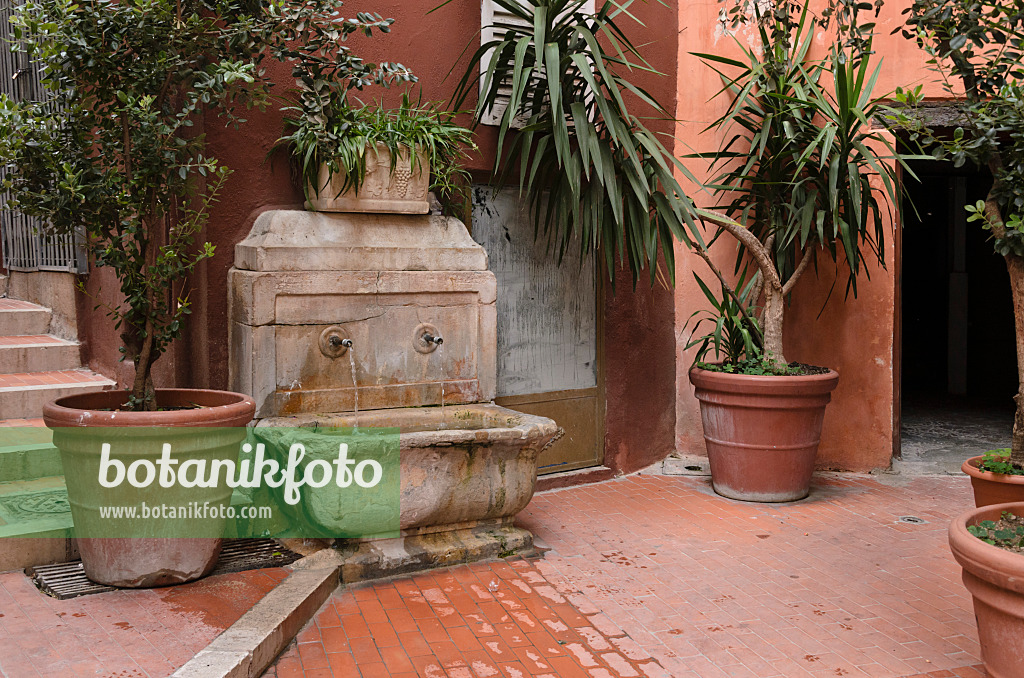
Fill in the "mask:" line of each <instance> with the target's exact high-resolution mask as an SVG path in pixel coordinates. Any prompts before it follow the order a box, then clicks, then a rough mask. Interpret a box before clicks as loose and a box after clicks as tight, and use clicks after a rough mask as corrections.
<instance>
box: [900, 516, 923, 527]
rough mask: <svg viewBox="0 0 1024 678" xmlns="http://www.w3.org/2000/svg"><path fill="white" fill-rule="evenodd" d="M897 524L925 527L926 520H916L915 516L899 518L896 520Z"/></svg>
mask: <svg viewBox="0 0 1024 678" xmlns="http://www.w3.org/2000/svg"><path fill="white" fill-rule="evenodd" d="M896 522H897V523H909V524H911V525H925V524H927V522H928V521H927V520H925V519H924V518H918V517H917V516H900V517H899V518H897V519H896Z"/></svg>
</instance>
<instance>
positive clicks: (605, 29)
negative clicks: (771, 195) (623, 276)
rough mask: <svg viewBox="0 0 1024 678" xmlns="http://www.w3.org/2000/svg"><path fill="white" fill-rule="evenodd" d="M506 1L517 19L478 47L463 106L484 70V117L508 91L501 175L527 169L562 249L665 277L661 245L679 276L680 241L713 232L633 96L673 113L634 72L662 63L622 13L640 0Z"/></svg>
mask: <svg viewBox="0 0 1024 678" xmlns="http://www.w3.org/2000/svg"><path fill="white" fill-rule="evenodd" d="M494 2H495V4H496V5H497V6H499V7H501V8H502V9H503V10H505V11H506V12H508V13H509V14H511V15H513V16H514V17H516V21H515V22H509V23H502V24H497V25H495V26H494V28H495V29H496V31H495V32H496V37H495V38H494V39H493V40H490V41H488V42H487V43H485V44H483V45H481V46H480V48H479V49H478V50H476V51H475V52H474V53H473V55H472V58H471V59H470V61H469V65H468V66H467V69H466V72H465V74H464V75H463V76H462V78H461V80H460V81H459V83H458V87H457V89H456V92H455V95H454V98H453V104H454V108H456V109H461V108H463V107H464V105H465V104H466V102H467V101H468V100H469V99H470V98H471V97H473V96H475V95H476V93H477V90H478V86H480V80H481V79H482V86H481V87H480V97H479V101H478V104H477V108H476V111H477V120H479V119H480V116H481V115H482V114H483V113H484V112H486V111H489V110H491V109H492V108H493V107H494V106H495V103H496V102H497V101H499V100H501V99H502V98H504V97H505V96H506V95H507V96H508V106H507V107H506V108H505V110H504V113H503V114H502V117H501V121H500V124H499V129H498V148H497V156H496V162H495V167H494V182H495V184H496V185H499V186H500V185H503V184H506V183H508V182H510V181H515V177H518V186H519V190H520V192H521V194H522V195H524V197H525V198H526V200H527V201H528V202H529V204H530V206H531V208H532V210H533V215H534V220H535V224H536V228H537V237H539V238H545V239H547V241H548V242H549V243H550V245H551V246H552V249H553V250H555V251H556V252H557V254H558V256H559V258H561V255H563V254H564V253H565V252H566V250H567V249H568V248H569V247H570V246H574V245H573V241H574V240H575V241H576V242H578V247H579V248H580V251H581V253H582V255H583V256H584V257H585V256H588V255H590V254H591V253H592V252H598V253H599V254H600V256H602V258H603V259H604V263H605V266H606V267H607V270H608V275H609V277H610V278H612V279H613V280H614V275H615V269H616V260H617V259H618V260H619V261H623V260H624V261H625V262H626V263H627V264H628V266H629V268H630V270H631V272H632V275H633V281H634V284H635V283H636V281H637V278H638V276H639V274H640V272H641V271H643V270H645V269H646V270H647V271H648V272H649V273H650V275H651V280H652V283H653V282H654V281H655V280H656V277H657V270H658V269H657V262H658V257H659V254H660V255H662V256H663V257H664V258H665V260H666V262H667V264H668V271H667V273H668V277H669V279H671V278H672V277H673V275H674V262H673V243H674V242H675V240H676V239H677V238H678V239H682V240H683V241H684V242H687V243H690V242H693V241H696V242H700V239H701V234H700V231H699V229H698V228H697V226H696V224H695V222H694V219H693V216H692V214H693V208H692V205H691V203H690V200H689V199H688V198H687V196H686V195H685V193H684V192H683V189H682V188H681V187H680V185H679V182H678V181H677V179H676V177H675V172H676V171H680V172H683V173H684V174H688V173H687V172H686V170H685V168H683V166H682V164H681V163H679V162H678V161H677V160H676V159H674V158H673V157H672V154H671V153H670V152H669V151H668V150H667V149H666V148H665V146H664V145H663V144H662V142H661V140H660V139H659V138H658V136H657V135H656V134H655V133H654V132H652V131H651V130H650V129H648V128H647V126H646V125H645V124H644V122H643V119H642V118H641V117H640V116H639V115H638V114H637V113H636V112H635V111H634V110H633V108H632V107H631V106H632V104H630V105H627V100H628V98H630V97H631V98H632V100H633V101H635V102H638V103H639V105H640V106H641V107H642V108H643V109H645V115H648V116H653V117H662V118H671V117H672V116H671V115H670V113H669V112H668V111H667V110H666V109H665V107H664V106H662V105H661V104H660V103H659V102H658V101H657V100H656V99H655V98H654V97H653V96H652V95H651V94H650V93H648V92H647V91H645V90H644V89H642V88H640V87H639V86H637V85H636V83H635V82H633V79H635V78H633V76H635V75H636V74H637V73H641V72H645V73H653V72H656V71H655V69H654V68H653V67H652V66H651V65H650V64H649V63H648V62H647V61H646V60H645V59H644V58H643V57H642V56H641V55H640V53H639V51H638V50H637V48H636V47H635V46H634V45H633V43H632V42H631V41H630V39H629V38H628V37H627V35H626V33H625V32H624V30H623V28H622V26H621V25H620V24H621V22H622V20H624V19H625V20H629V21H636V19H635V18H634V17H633V16H632V15H631V14H630V13H629V11H628V7H629V5H631V4H632V0H626V1H624V2H613V1H611V0H606V1H604V2H599V3H598V8H597V11H596V13H594V14H589V13H587V12H585V11H584V10H583V8H584V4H585V2H584V0H525V1H520V0H494ZM445 4H447V3H445ZM442 6H443V5H442ZM488 53H490V54H491V56H490V60H489V65H488V66H487V67H486V68H481V64H482V63H483V62H485V60H486V59H485V57H486V55H487V54H488ZM478 72H479V75H478Z"/></svg>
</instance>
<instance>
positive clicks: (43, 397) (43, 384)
mask: <svg viewBox="0 0 1024 678" xmlns="http://www.w3.org/2000/svg"><path fill="white" fill-rule="evenodd" d="M51 318H52V313H51V312H50V309H48V308H45V307H43V306H39V305H37V304H33V303H31V302H28V301H22V300H20V299H0V420H4V419H31V418H37V417H40V416H42V413H43V405H44V404H46V403H47V402H48V401H50V400H53V399H55V398H60V397H63V396H66V395H72V394H74V393H82V392H86V391H95V390H106V389H110V388H113V387H114V386H115V385H116V384H115V382H114V381H113V380H111V379H108V378H106V377H104V376H103V375H101V374H96V373H95V372H92V371H90V370H87V369H84V368H82V367H81V364H82V363H81V353H80V347H79V345H78V342H76V341H70V340H67V339H62V338H60V337H56V336H53V335H51V334H49V331H50V321H51ZM2 445H3V442H2V440H0V446H2ZM0 480H5V478H4V476H3V475H2V474H0Z"/></svg>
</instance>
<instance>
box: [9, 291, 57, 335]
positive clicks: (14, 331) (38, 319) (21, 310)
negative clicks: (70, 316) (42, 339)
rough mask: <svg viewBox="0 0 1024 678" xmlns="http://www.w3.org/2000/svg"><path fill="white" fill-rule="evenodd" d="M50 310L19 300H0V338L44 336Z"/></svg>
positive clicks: (46, 330) (48, 324) (47, 327)
mask: <svg viewBox="0 0 1024 678" xmlns="http://www.w3.org/2000/svg"><path fill="white" fill-rule="evenodd" d="M50 317H51V313H50V309H48V308H44V307H43V306H39V305H37V304H33V303H31V302H28V301H21V300H20V299H0V336H13V335H19V334H21V335H25V334H46V333H47V332H48V331H49V330H50Z"/></svg>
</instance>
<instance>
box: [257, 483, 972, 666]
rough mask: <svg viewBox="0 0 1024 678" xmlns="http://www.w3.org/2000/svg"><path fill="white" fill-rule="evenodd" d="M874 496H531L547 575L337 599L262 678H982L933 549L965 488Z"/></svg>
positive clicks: (500, 569)
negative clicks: (907, 519) (787, 500)
mask: <svg viewBox="0 0 1024 678" xmlns="http://www.w3.org/2000/svg"><path fill="white" fill-rule="evenodd" d="M885 480H888V481H889V482H880V480H879V479H877V478H873V477H870V476H858V475H845V474H844V475H830V474H825V475H822V476H819V477H818V478H816V481H815V489H814V492H813V494H812V496H811V498H809V499H807V500H805V501H802V502H797V503H794V504H790V505H774V506H773V505H764V504H745V503H740V502H732V501H729V500H726V499H723V498H721V497H718V496H717V495H715V494H714V493H713V492H712V491H711V489H710V484H709V482H708V480H707V479H706V478H694V477H666V476H652V475H641V476H631V477H628V478H623V479H618V480H615V481H611V482H607V483H602V484H599V485H591V486H586V487H580V488H572V489H568V490H562V491H557V492H550V493H544V494H540V495H538V496H536V497H535V498H534V500H533V502H532V503H531V504H530V506H529V507H528V508H527V509H526V510H525V511H524V512H523V513H522V514H521V516H520V517H521V519H520V521H519V522H520V524H522V525H523V526H524V527H527V528H528V529H530V530H532V531H533V532H534V533H535V534H536V535H537V537H538V540H539V541H540V542H542V543H543V544H545V545H546V546H547V547H549V548H550V549H551V550H550V551H548V552H547V553H546V555H545V557H544V558H543V559H537V560H523V559H510V560H509V561H507V562H498V563H493V564H476V565H469V566H461V567H453V568H448V569H443V570H438V571H434V572H432V573H426V574H419V575H414V576H409V577H399V578H396V579H393V580H389V581H383V582H377V583H372V584H364V585H360V586H351V587H348V588H345V589H342V590H339V592H338V593H336V594H335V596H334V597H333V598H332V599H331V600H330V601H328V603H327V604H326V605H325V606H324V608H323V609H321V610H320V612H319V613H318V616H317V617H316V619H315V620H314V622H313V623H311V624H310V625H309V626H307V627H306V628H305V629H304V630H303V631H302V632H301V633H300V635H299V636H298V638H297V639H296V642H294V643H293V644H292V645H291V646H290V647H289V648H288V649H287V650H286V652H285V653H284V654H283V655H282V656H281V657H280V658H279V660H278V662H277V663H276V665H275V666H274V667H272V668H271V670H270V671H268V673H267V675H268V676H273V677H275V678H291V677H292V676H301V675H304V676H308V677H310V678H318V677H321V676H335V677H345V678H348V677H350V676H351V677H355V676H361V677H363V678H368V677H370V676H395V677H406V676H409V677H411V676H425V677H427V678H445V677H448V678H491V677H493V678H500V677H507V678H518V677H520V676H522V677H525V676H544V677H545V678H551V677H552V676H558V677H561V676H570V677H571V676H584V677H588V678H590V677H592V678H607V677H608V676H624V677H631V676H637V677H640V676H672V677H675V678H719V677H730V678H736V677H740V678H742V677H750V678H773V677H781V678H790V677H794V678H801V677H804V676H861V677H863V676H871V677H873V678H903V677H914V678H953V677H959V678H969V677H980V676H984V672H983V671H982V670H981V668H980V666H979V659H978V655H979V652H978V645H977V634H976V631H975V627H974V619H973V613H972V611H971V605H970V597H969V596H968V594H967V592H966V590H965V589H964V588H963V585H962V584H961V583H960V570H959V567H958V566H957V565H956V563H955V562H954V561H953V559H952V557H951V556H950V554H949V550H948V548H947V546H946V526H947V523H948V521H949V519H950V518H952V517H953V516H954V515H956V514H958V513H960V512H962V511H963V510H965V509H967V508H969V507H970V506H971V497H970V486H969V483H968V481H967V479H966V478H962V477H947V478H939V477H930V478H928V477H925V478H914V479H907V478H888V479H885ZM908 515H912V516H916V517H918V518H921V519H923V520H925V521H926V522H924V523H920V524H907V523H901V522H898V519H899V518H900V517H901V516H908ZM492 582H495V584H496V585H492ZM491 589H496V590H494V591H492V590H491Z"/></svg>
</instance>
